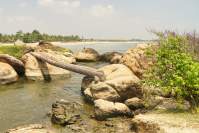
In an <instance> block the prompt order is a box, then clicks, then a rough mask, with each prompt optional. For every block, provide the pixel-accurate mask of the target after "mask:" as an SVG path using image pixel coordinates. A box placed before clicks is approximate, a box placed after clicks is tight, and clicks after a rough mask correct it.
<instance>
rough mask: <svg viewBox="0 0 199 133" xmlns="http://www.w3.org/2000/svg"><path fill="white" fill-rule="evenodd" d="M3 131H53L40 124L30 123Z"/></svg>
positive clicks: (34, 132)
mask: <svg viewBox="0 0 199 133" xmlns="http://www.w3.org/2000/svg"><path fill="white" fill-rule="evenodd" d="M5 133H54V132H53V131H50V130H48V129H46V128H45V127H44V126H43V125H41V124H32V125H28V126H21V127H17V128H14V129H10V130H8V131H6V132H5Z"/></svg>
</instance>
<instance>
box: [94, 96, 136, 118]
mask: <svg viewBox="0 0 199 133" xmlns="http://www.w3.org/2000/svg"><path fill="white" fill-rule="evenodd" d="M94 104H95V117H96V118H97V119H98V120H105V119H107V118H110V117H115V116H121V115H122V116H128V117H133V113H132V112H131V110H130V109H129V108H128V107H127V106H126V105H125V104H123V103H119V102H116V103H113V102H109V101H106V100H102V99H98V100H95V101H94Z"/></svg>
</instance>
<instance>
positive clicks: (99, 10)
mask: <svg viewBox="0 0 199 133" xmlns="http://www.w3.org/2000/svg"><path fill="white" fill-rule="evenodd" d="M113 13H114V7H113V5H94V6H92V7H91V14H92V15H93V16H96V17H103V16H109V15H112V14H113Z"/></svg>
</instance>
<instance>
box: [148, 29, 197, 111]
mask: <svg viewBox="0 0 199 133" xmlns="http://www.w3.org/2000/svg"><path fill="white" fill-rule="evenodd" d="M159 37H160V46H159V49H158V50H157V52H156V54H155V55H154V56H155V57H156V60H157V62H156V63H155V65H154V66H153V67H152V69H151V70H149V72H148V73H147V76H146V82H147V83H149V84H150V85H155V86H157V87H160V88H162V89H163V91H166V92H168V93H170V94H174V97H175V98H176V99H179V100H188V101H189V102H190V104H191V106H192V107H193V108H194V107H196V106H198V105H199V63H198V62H197V61H195V60H194V59H193V57H192V56H191V54H189V52H188V45H189V44H188V42H189V41H188V40H187V37H186V36H183V35H176V34H172V33H167V34H159Z"/></svg>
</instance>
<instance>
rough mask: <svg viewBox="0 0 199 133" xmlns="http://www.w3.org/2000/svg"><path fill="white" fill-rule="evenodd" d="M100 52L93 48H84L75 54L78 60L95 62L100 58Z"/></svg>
mask: <svg viewBox="0 0 199 133" xmlns="http://www.w3.org/2000/svg"><path fill="white" fill-rule="evenodd" d="M99 57H100V55H99V53H98V52H97V51H96V50H94V49H92V48H84V49H83V50H81V51H79V52H77V53H76V54H75V58H76V59H77V61H82V62H95V61H98V60H99Z"/></svg>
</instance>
